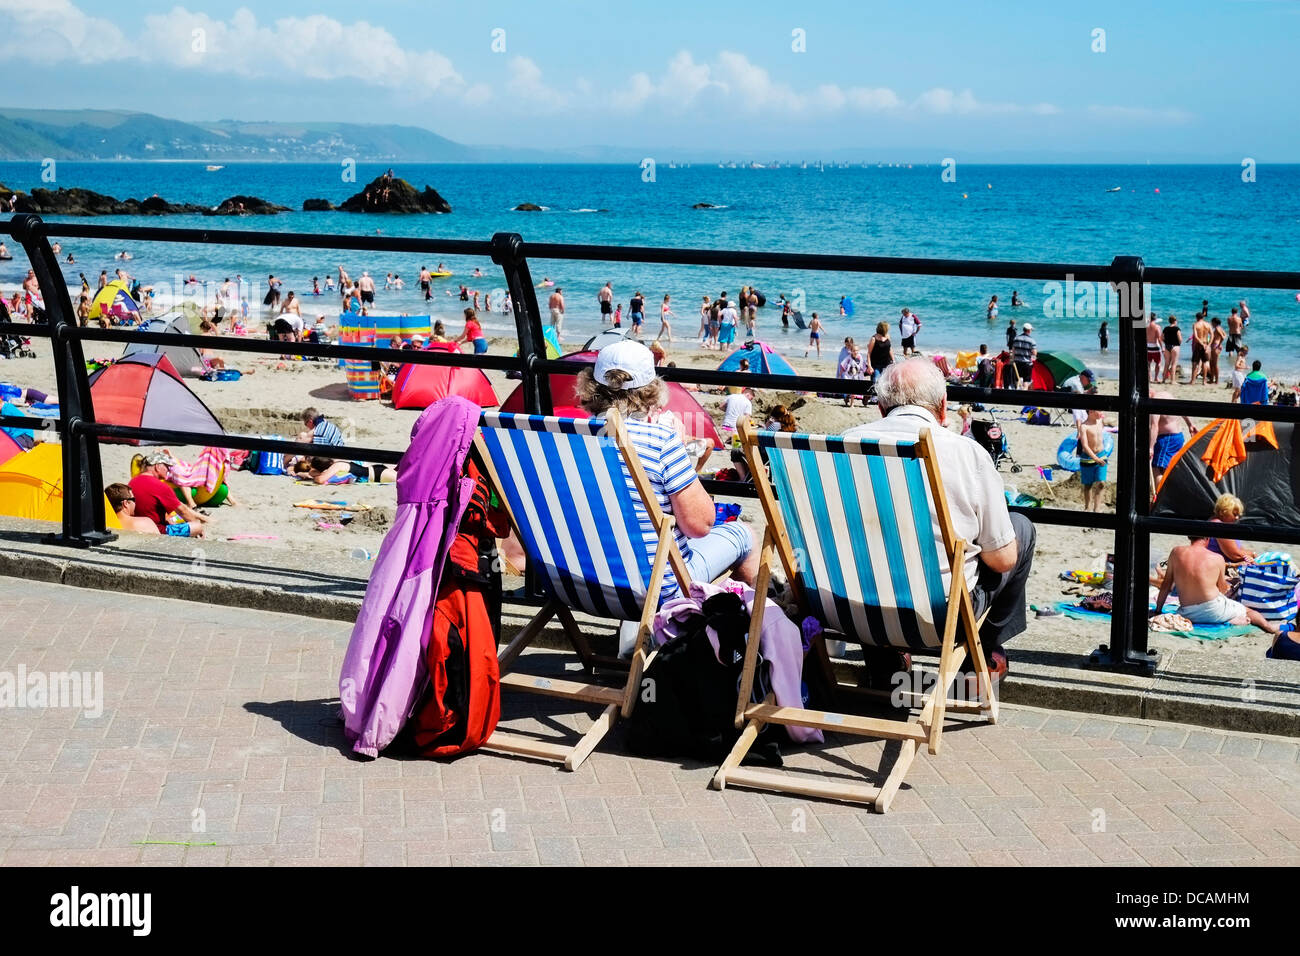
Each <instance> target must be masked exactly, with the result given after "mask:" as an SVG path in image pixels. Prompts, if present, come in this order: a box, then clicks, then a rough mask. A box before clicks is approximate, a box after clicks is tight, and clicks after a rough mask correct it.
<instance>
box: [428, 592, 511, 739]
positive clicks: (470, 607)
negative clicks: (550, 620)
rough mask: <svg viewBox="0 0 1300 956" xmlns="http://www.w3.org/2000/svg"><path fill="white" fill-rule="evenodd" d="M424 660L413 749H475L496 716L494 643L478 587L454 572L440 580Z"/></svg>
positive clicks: (497, 679)
mask: <svg viewBox="0 0 1300 956" xmlns="http://www.w3.org/2000/svg"><path fill="white" fill-rule="evenodd" d="M425 663H426V664H427V665H428V668H429V685H428V687H427V688H426V689H425V692H424V695H423V696H422V697H421V699H420V703H419V704H417V705H416V708H415V712H414V713H413V714H412V715H411V720H410V728H411V731H412V736H413V739H414V741H415V747H416V749H417V750H418V751H419V753H420V754H421V755H422V756H425V757H451V756H455V755H456V754H462V753H467V752H469V751H471V750H474V749H476V748H477V747H479V746H480V745H481V744H482V743H483V742H484V741H486V740H487V739H488V738H489V737H490V736H492V731H493V730H495V729H496V726H497V720H498V719H499V718H500V716H501V687H500V672H499V671H498V669H497V645H496V639H495V637H494V636H493V633H492V619H491V617H490V616H489V615H488V610H487V602H486V601H485V600H484V597H483V589H482V587H480V586H479V585H477V584H475V583H473V582H470V581H465V580H460V579H457V578H456V577H455V576H452V577H451V578H450V579H449V580H446V581H444V583H443V586H442V591H441V592H440V593H439V594H438V601H437V603H436V604H435V605H434V609H433V628H432V630H431V631H430V633H429V647H428V649H427V650H426V651H425Z"/></svg>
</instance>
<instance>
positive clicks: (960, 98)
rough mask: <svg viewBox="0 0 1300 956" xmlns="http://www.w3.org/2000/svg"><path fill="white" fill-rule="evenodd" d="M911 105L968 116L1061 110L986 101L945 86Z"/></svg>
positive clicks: (1045, 113)
mask: <svg viewBox="0 0 1300 956" xmlns="http://www.w3.org/2000/svg"><path fill="white" fill-rule="evenodd" d="M913 107H914V108H915V109H918V110H922V111H924V112H926V113H935V114H938V115H941V116H944V115H958V116H969V115H978V114H985V115H988V114H994V113H1032V114H1034V115H1036V116H1055V115H1056V114H1058V113H1060V112H1061V108H1060V107H1059V106H1055V105H1054V104H1052V103H1033V104H1030V105H1023V104H1020V103H986V102H983V101H981V100H979V99H977V98H976V97H975V94H974V93H972V92H971V91H970V90H962V91H961V92H960V93H955V92H953V91H952V90H950V89H947V88H945V87H941V86H936V87H934V88H933V89H929V90H926V91H925V92H924V93H922V94H921V95H920V96H918V97H917V98H916V100H915V102H914V103H913Z"/></svg>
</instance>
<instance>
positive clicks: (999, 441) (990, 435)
mask: <svg viewBox="0 0 1300 956" xmlns="http://www.w3.org/2000/svg"><path fill="white" fill-rule="evenodd" d="M970 434H971V438H974V439H975V442H976V444H978V445H979V446H980V447H981V448H983V449H984V450H985V451H986V452H988V453H989V457H991V458H992V459H993V467H994V468H997V467H998V466H999V465H1001V464H1002V462H1003V461H1004V460H1005V461H1009V462H1011V471H1012V473H1013V474H1016V473H1019V471H1020V465H1019V464H1017V463H1016V460H1015V459H1014V458H1012V457H1011V446H1010V445H1008V444H1007V436H1006V434H1005V433H1004V432H1003V431H1002V426H1001V425H999V424H998V423H997V422H996V421H994V420H993V417H992V416H990V417H989V418H988V420H987V421H985V420H984V419H980V418H972V419H971V423H970Z"/></svg>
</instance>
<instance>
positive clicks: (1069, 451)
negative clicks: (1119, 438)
mask: <svg viewBox="0 0 1300 956" xmlns="http://www.w3.org/2000/svg"><path fill="white" fill-rule="evenodd" d="M1101 451H1102V454H1104V455H1107V456H1109V455H1110V454H1111V453H1113V452H1114V451H1115V436H1114V435H1112V434H1111V433H1110V432H1106V433H1105V435H1104V437H1103V438H1102V440H1101ZM1056 463H1057V464H1058V465H1060V466H1061V467H1062V468H1064V469H1065V470H1066V471H1078V470H1079V436H1078V435H1066V436H1065V437H1064V438H1063V439H1061V444H1060V447H1059V448H1057V449H1056Z"/></svg>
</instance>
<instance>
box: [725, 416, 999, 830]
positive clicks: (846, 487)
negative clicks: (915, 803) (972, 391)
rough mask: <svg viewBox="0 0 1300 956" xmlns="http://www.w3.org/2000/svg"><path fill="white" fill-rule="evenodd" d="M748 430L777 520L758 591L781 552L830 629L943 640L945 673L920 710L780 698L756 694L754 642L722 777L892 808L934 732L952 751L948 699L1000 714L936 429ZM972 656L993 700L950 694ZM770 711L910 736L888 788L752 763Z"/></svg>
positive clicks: (910, 646) (906, 645)
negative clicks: (844, 707)
mask: <svg viewBox="0 0 1300 956" xmlns="http://www.w3.org/2000/svg"><path fill="white" fill-rule="evenodd" d="M740 435H741V442H742V444H743V446H744V449H745V455H746V457H747V459H748V462H749V469H750V472H751V473H752V474H753V475H754V482H755V486H756V489H757V491H758V497H759V501H760V503H761V504H762V506H763V511H764V514H765V517H766V519H767V533H766V534H765V536H764V540H763V551H762V555H761V558H760V562H759V577H758V581H757V583H756V589H757V590H758V592H759V593H763V592H764V591H765V590H766V588H767V581H768V577H769V575H770V573H771V565H772V556H773V552H775V553H776V554H777V555H778V556H779V558H780V560H781V563H782V565H783V566H784V568H785V572H786V574H787V576H788V578H789V581H790V584H791V587H792V590H793V591H794V592H795V594H796V596H797V597H798V599H799V603H800V605H801V607H802V608H803V609H804V611H805V612H806V613H808V614H811V615H813V616H815V617H816V618H817V619H818V620H820V621H821V622H822V624H823V625H824V626H825V628H826V630H827V631H828V632H835V633H838V634H840V635H843V637H844V638H845V639H846V640H850V641H854V642H856V643H860V644H865V645H871V646H879V647H891V648H895V649H898V650H904V651H907V650H913V651H934V652H937V653H938V654H939V674H938V679H937V680H936V682H935V683H934V685H933V687H932V688H931V689H930V690H929V692H928V693H924V694H922V693H905V694H902V695H901V697H902V699H903V700H908V701H911V702H913V703H919V704H920V707H921V709H920V714H919V716H918V717H917V719H916V720H884V719H877V718H868V717H859V716H854V715H851V714H844V713H836V712H825V711H814V710H806V709H799V708H792V707H777V706H775V705H774V704H772V703H771V702H770V701H769V702H765V703H762V704H751V703H750V693H751V691H752V685H753V678H754V666H755V655H754V651H755V648H756V646H757V644H758V642H757V641H756V640H751V641H750V642H749V644H748V647H747V656H746V660H745V669H744V671H743V675H742V678H741V687H740V693H739V695H738V698H737V705H736V726H737V727H740V726H742V725H743V726H744V731H743V733H742V735H741V738H740V740H739V741H738V742H737V744H736V746H735V748H734V749H733V750H732V752H731V754H730V755H729V756H728V757H727V760H726V762H725V763H724V764H723V765H722V767H721V769H719V771H718V773H717V775H716V776H715V777H714V780H713V785H714V787H716V788H717V789H722V788H723V787H725V786H726V784H728V783H736V784H740V785H743V786H755V787H762V788H765V789H773V790H787V791H791V792H795V793H804V794H810V795H814V796H824V797H829V798H833V799H840V800H852V801H858V802H864V803H870V804H871V805H872V806H873V808H874V809H875V810H876V811H878V812H880V813H883V812H885V810H886V809H888V807H889V803H890V801H891V800H892V799H893V797H894V794H895V793H897V791H898V788H899V786H900V785H901V784H902V782H903V776H904V775H905V774H906V772H907V768H908V766H910V764H911V762H912V760H913V758H914V757H915V756H916V750H917V745H918V744H920V743H927V744H928V746H929V750H930V753H931V754H937V753H938V752H939V747H940V743H941V737H942V731H943V721H944V714H945V711H954V712H959V713H981V714H983V715H985V716H986V717H987V718H988V719H989V720H990V721H993V720H995V719H996V717H997V701H996V699H995V698H994V697H993V694H992V684H991V682H990V678H989V671H988V664H987V662H986V661H985V659H984V654H983V651H982V649H981V647H980V643H979V636H978V622H977V620H976V616H975V608H974V605H973V603H972V602H971V596H970V591H969V590H968V588H967V586H966V578H965V575H964V573H963V571H962V568H963V556H964V554H965V549H966V543H965V542H964V541H962V540H960V539H959V538H957V536H956V534H955V532H954V531H953V527H952V519H951V514H950V511H949V508H948V499H947V497H946V496H945V494H944V490H943V481H942V479H941V478H940V476H939V470H938V468H937V466H936V458H935V447H934V439H933V437H931V435H930V434H929V431H928V430H924V429H923V430H922V431H921V433H920V436H919V437H918V438H917V439H916V440H906V439H896V438H889V437H881V438H878V439H868V438H864V439H845V438H841V437H837V436H828V435H799V434H792V433H789V432H767V431H756V430H755V429H754V428H753V427H752V426H751V425H750V423H749V422H748V421H744V422H742V423H741V428H740ZM764 457H766V458H767V465H768V466H770V471H771V477H770V479H769V477H768V470H769V468H768V467H767V466H765V464H764V461H763V458H764ZM936 525H937V526H938V528H939V532H940V538H941V541H938V542H937V541H936V539H935V527H936ZM949 568H955V569H956V573H955V574H952V575H951V584H950V586H948V587H945V586H944V583H943V575H944V573H945V572H947V571H948V569H949ZM751 625H752V630H751V635H756V634H757V633H758V632H759V631H760V629H761V627H762V608H761V606H760V607H759V609H758V611H757V612H756V613H755V614H754V616H753V620H752V621H751ZM959 628H960V632H961V638H960V641H959V640H958V636H957V635H958V630H959ZM814 649H815V651H816V653H817V654H818V659H819V660H820V661H821V662H822V663H823V665H824V666H823V671H824V673H825V674H826V675H827V676H828V678H829V680H828V683H829V684H830V685H831V690H832V691H837V690H838V684H837V683H836V682H835V680H834V677H833V675H832V674H831V670H830V667H829V657H828V655H827V653H826V648H825V640H824V639H821V640H820V641H819V642H818V644H817V645H816V646H815V648H814ZM967 654H969V655H970V657H971V660H972V662H973V665H974V669H975V672H976V674H978V675H979V685H980V687H981V688H982V692H981V694H980V702H979V703H975V704H965V703H958V702H951V701H948V700H947V695H948V687H949V685H950V684H952V682H953V680H954V678H955V677H956V675H957V673H958V672H959V671H960V669H961V666H962V663H963V662H964V661H965V659H966V655H967ZM765 723H778V724H797V725H800V726H807V727H817V728H820V729H822V730H830V731H841V732H844V733H851V734H857V735H861V736H869V737H883V738H886V739H894V740H901V741H902V742H903V744H902V749H901V752H900V754H899V756H898V758H897V760H896V761H895V763H894V765H893V766H892V767H891V768H889V769H888V771H887V772H886V773H885V779H884V781H883V782H882V783H881V785H880V786H879V787H872V786H863V785H861V784H857V783H830V782H823V781H819V780H815V779H799V778H798V776H797V775H794V774H783V773H779V772H774V771H769V770H751V769H747V768H742V767H740V762H741V760H742V759H743V758H744V756H745V754H746V752H747V751H748V750H749V747H750V746H751V745H752V744H753V742H754V739H755V738H756V737H757V735H758V731H759V730H760V729H761V728H762V726H763V724H765ZM883 769H884V768H882V771H883Z"/></svg>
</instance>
